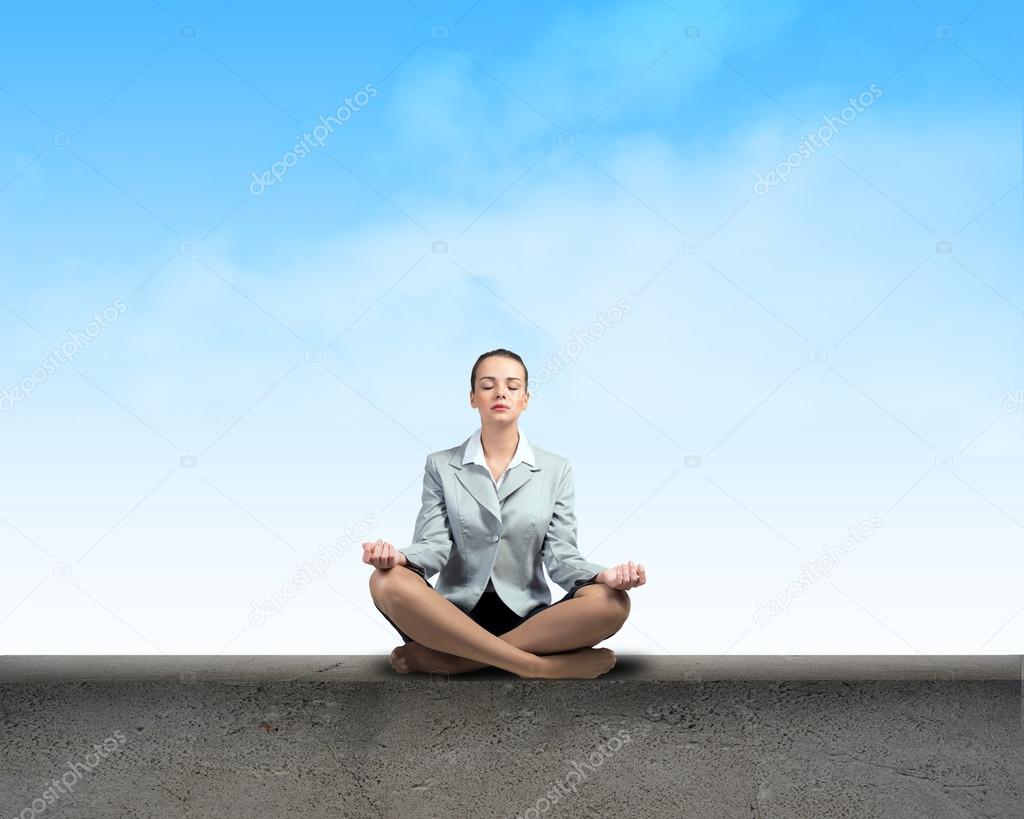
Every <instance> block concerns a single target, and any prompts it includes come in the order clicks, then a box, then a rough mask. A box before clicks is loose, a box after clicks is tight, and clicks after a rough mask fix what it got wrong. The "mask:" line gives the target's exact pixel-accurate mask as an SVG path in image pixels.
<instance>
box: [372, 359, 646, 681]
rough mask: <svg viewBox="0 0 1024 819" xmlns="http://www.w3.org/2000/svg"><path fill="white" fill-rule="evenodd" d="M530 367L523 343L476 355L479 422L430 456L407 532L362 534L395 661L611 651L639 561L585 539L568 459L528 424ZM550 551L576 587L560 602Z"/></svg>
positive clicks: (467, 661) (525, 668)
mask: <svg viewBox="0 0 1024 819" xmlns="http://www.w3.org/2000/svg"><path fill="white" fill-rule="evenodd" d="M528 379H529V377H528V374H527V372H526V365H525V364H524V363H523V360H522V359H521V358H520V357H519V356H518V355H516V354H515V353H513V352H511V351H509V350H505V349H497V350H491V351H490V352H487V353H484V354H483V355H481V356H480V357H479V358H478V359H477V361H476V364H474V365H473V369H472V371H471V373H470V380H469V383H470V393H469V404H470V406H471V407H473V408H474V409H476V410H477V412H479V413H480V427H479V429H477V430H476V431H475V432H474V433H473V434H472V435H471V436H470V437H469V438H467V439H466V440H465V441H464V442H463V443H461V444H460V445H458V446H456V447H452V448H450V449H445V450H441V451H440V452H433V453H431V454H430V455H428V456H427V460H426V464H425V467H424V475H423V501H422V507H421V509H420V512H419V515H418V516H417V519H416V525H415V530H414V532H413V539H412V544H411V545H409V546H407V547H405V548H404V549H402V550H401V551H399V550H396V549H395V547H394V546H393V545H392V544H390V543H388V542H386V541H384V540H378V541H376V542H373V543H364V544H363V562H364V563H368V564H370V565H371V566H373V567H374V571H373V574H372V575H371V576H370V594H371V596H372V598H373V602H374V605H375V606H376V607H377V609H378V610H379V611H380V612H381V614H383V615H384V616H385V617H386V618H387V620H388V622H390V623H391V624H392V625H393V626H394V627H395V628H396V629H397V630H398V633H399V634H400V635H401V637H402V639H403V640H404V645H400V646H398V647H397V648H395V649H394V651H392V652H391V665H392V667H393V668H394V669H395V670H396V671H398V672H400V673H407V672H409V671H427V672H446V673H449V674H457V673H461V672H466V671H474V670H476V669H479V668H486V667H488V666H494V667H497V668H502V669H505V670H506V671H510V672H512V673H513V674H516V675H518V676H520V677H530V678H547V679H559V678H577V679H587V678H593V677H597V676H599V675H601V674H604V673H605V672H607V671H609V670H610V669H611V668H612V666H614V665H615V654H614V653H613V652H612V651H611V650H610V649H607V648H594V647H593V646H594V645H595V644H597V643H599V642H601V641H602V640H605V639H607V638H608V637H611V636H612V635H613V634H615V633H616V632H617V631H618V630H619V629H620V628H621V627H622V624H623V623H624V622H625V621H626V617H627V616H628V615H629V607H630V601H629V595H628V594H626V590H627V589H630V588H633V587H634V586H642V585H643V584H644V583H646V582H647V576H646V573H645V571H644V567H643V565H642V564H638V563H634V562H633V561H628V562H626V563H620V564H618V565H616V566H612V567H605V566H602V565H601V564H599V563H593V562H591V561H589V560H587V559H585V558H584V557H583V556H582V555H581V554H580V553H579V551H578V549H577V547H576V514H575V511H574V509H573V506H574V502H575V493H574V484H573V474H572V468H571V466H570V464H569V462H568V460H566V459H565V458H563V457H561V456H559V455H555V454H554V453H552V452H548V451H547V450H545V449H541V448H540V447H537V446H531V445H530V444H529V442H528V441H527V440H526V436H525V435H524V434H523V433H522V431H521V430H520V429H519V416H520V415H521V414H522V413H523V412H524V411H525V410H526V407H527V404H528V402H529V392H528V387H529V380H528ZM542 564H543V566H544V567H547V571H548V574H549V575H550V576H551V579H552V580H553V581H554V582H555V583H557V584H558V585H559V586H561V587H562V588H563V589H565V590H566V592H567V593H566V595H565V596H564V597H563V598H562V599H560V600H558V601H557V602H556V603H555V604H553V605H552V603H551V593H550V591H549V589H548V585H547V581H546V580H545V578H544V571H543V568H542ZM434 574H439V577H438V581H437V587H436V588H434V587H433V586H432V585H431V584H430V582H429V581H428V580H427V577H429V576H433V575H434Z"/></svg>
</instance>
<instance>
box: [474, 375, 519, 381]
mask: <svg viewBox="0 0 1024 819" xmlns="http://www.w3.org/2000/svg"><path fill="white" fill-rule="evenodd" d="M485 378H488V379H490V380H491V381H497V379H496V378H495V377H494V376H493V375H481V376H480V380H481V381H483V380H484V379H485ZM505 380H506V381H522V380H523V379H521V378H520V377H519V376H518V375H513V376H512V377H511V378H506V379H505Z"/></svg>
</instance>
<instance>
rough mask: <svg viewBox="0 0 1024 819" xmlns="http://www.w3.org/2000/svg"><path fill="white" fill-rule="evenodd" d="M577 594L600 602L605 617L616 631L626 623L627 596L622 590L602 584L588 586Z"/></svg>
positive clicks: (628, 604)
mask: <svg viewBox="0 0 1024 819" xmlns="http://www.w3.org/2000/svg"><path fill="white" fill-rule="evenodd" d="M577 594H580V595H583V596H584V597H594V598H596V599H599V600H601V602H602V604H603V606H602V607H603V609H604V614H605V617H606V618H607V620H608V622H609V624H610V625H612V626H613V627H614V628H615V630H616V631H618V630H619V628H621V627H622V624H623V623H625V622H626V618H627V617H629V608H630V600H629V594H628V593H627V592H626V591H625V590H624V589H613V588H612V587H611V586H606V585H605V584H604V583H593V584H591V585H590V586H584V587H583V588H581V589H580V590H579V591H578V592H577Z"/></svg>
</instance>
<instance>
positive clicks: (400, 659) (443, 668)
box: [391, 642, 483, 674]
mask: <svg viewBox="0 0 1024 819" xmlns="http://www.w3.org/2000/svg"><path fill="white" fill-rule="evenodd" d="M391 667H392V668H393V669H395V671H397V672H398V673H399V674H408V673H409V672H410V671H422V672H424V673H427V674H441V673H444V674H458V673H461V672H462V671H471V670H473V669H475V668H482V667H483V666H482V664H481V663H477V662H474V661H473V660H468V659H466V658H465V657H458V656H456V655H455V654H446V653H444V652H443V651H435V650H434V649H432V648H427V646H424V645H420V644H419V643H417V642H411V643H405V644H404V645H400V646H396V647H395V649H394V650H393V651H392V652H391Z"/></svg>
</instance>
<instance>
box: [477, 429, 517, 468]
mask: <svg viewBox="0 0 1024 819" xmlns="http://www.w3.org/2000/svg"><path fill="white" fill-rule="evenodd" d="M480 443H481V445H482V446H483V448H484V455H487V456H490V457H497V458H508V459H509V460H511V459H512V456H513V455H515V454H516V447H517V446H519V427H518V426H517V425H515V424H513V425H506V424H502V425H501V426H500V427H493V426H489V425H487V424H485V425H483V426H482V427H481V428H480Z"/></svg>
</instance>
